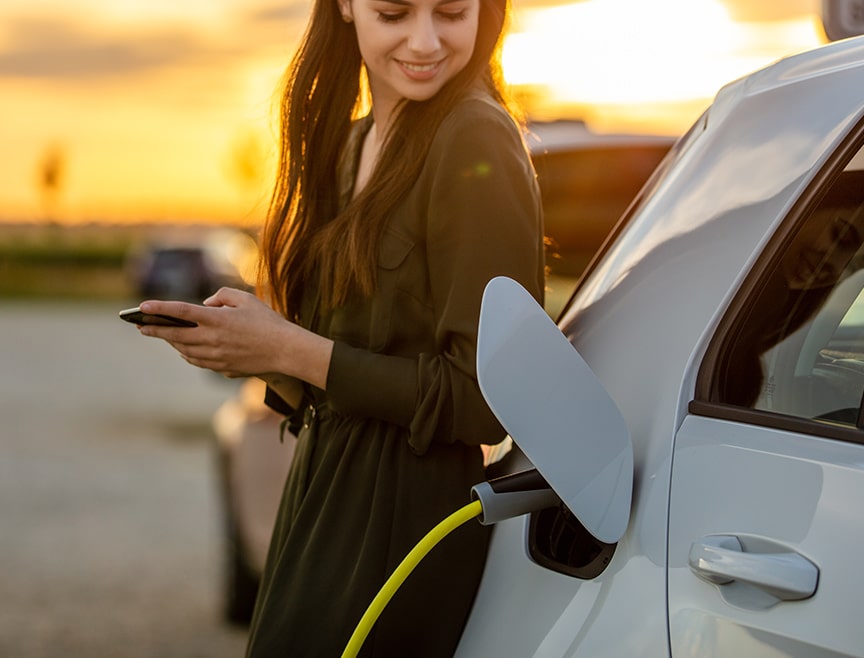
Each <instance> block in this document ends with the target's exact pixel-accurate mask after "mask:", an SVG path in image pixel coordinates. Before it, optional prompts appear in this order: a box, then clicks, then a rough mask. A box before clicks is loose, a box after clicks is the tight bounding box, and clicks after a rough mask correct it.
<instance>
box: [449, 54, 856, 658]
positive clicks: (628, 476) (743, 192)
mask: <svg viewBox="0 0 864 658" xmlns="http://www.w3.org/2000/svg"><path fill="white" fill-rule="evenodd" d="M506 281H507V280H504V281H503V282H501V281H497V280H496V281H494V282H493V283H492V284H490V287H489V289H488V290H487V295H486V297H485V298H484V309H483V313H482V315H481V335H480V345H479V348H478V373H479V377H480V382H481V388H482V389H483V391H484V394H485V395H486V396H487V399H488V400H489V402H490V406H491V407H492V408H493V410H494V411H495V412H496V413H497V414H499V418H500V419H501V421H502V424H504V426H505V428H507V430H508V432H509V434H510V436H511V437H512V443H513V444H515V445H516V446H518V447H519V448H521V451H517V450H515V449H514V450H511V452H509V453H507V454H506V455H505V456H504V457H503V459H502V460H501V461H500V462H498V463H497V464H495V466H497V467H498V468H499V471H500V472H507V471H508V470H509V471H513V470H518V469H521V468H524V467H525V466H526V464H527V462H529V461H530V462H531V463H532V464H533V465H534V466H535V467H536V468H537V470H538V471H539V472H540V474H541V475H543V476H544V478H545V480H546V482H548V484H549V485H550V486H551V488H552V489H553V490H554V492H555V494H556V495H557V496H558V498H559V499H560V500H561V501H562V502H560V503H558V504H557V505H554V506H552V507H547V508H546V509H542V510H539V511H534V512H533V513H530V514H524V515H522V516H518V517H514V518H509V519H504V520H501V521H500V522H498V523H497V524H496V525H495V527H494V532H493V538H492V544H491V547H490V551H489V556H488V561H487V564H486V570H485V573H484V576H483V581H482V584H481V587H480V590H479V592H478V595H477V598H476V601H475V604H474V607H473V611H472V614H471V616H470V619H469V621H468V624H467V626H466V628H465V631H464V633H463V636H462V640H461V643H460V645H459V649H458V651H457V656H460V657H463V658H476V657H478V656H519V657H520V658H523V657H530V656H538V657H540V656H542V657H546V656H585V657H592V658H596V657H599V656H609V657H616V658H617V657H623V656H626V657H628V658H631V657H645V658H657V657H658V656H672V657H674V658H683V657H696V656H711V657H722V656H728V657H730V658H742V657H747V658H754V657H765V658H768V657H772V658H773V657H777V656H789V657H793V656H794V657H805V656H807V657H810V656H860V657H864V623H862V615H861V608H860V607H859V606H860V605H861V595H862V593H864V569H861V568H859V564H858V562H857V559H858V557H859V555H860V554H861V550H862V547H864V505H862V501H864V405H862V393H864V38H855V39H849V40H845V41H840V42H837V43H833V44H830V45H827V46H824V47H822V48H819V49H817V50H815V51H811V52H808V53H804V54H801V55H797V56H793V57H790V58H788V59H785V60H783V61H780V62H778V63H776V64H774V65H772V66H770V67H769V68H766V69H765V70H762V71H760V72H757V73H755V74H753V75H751V76H749V77H746V78H744V79H742V80H739V81H736V82H734V83H731V84H729V85H728V86H726V87H725V88H723V89H722V90H721V91H720V92H719V94H718V95H717V97H716V99H715V101H714V102H713V104H712V105H711V107H710V108H709V109H708V110H707V111H706V112H705V114H704V115H703V116H702V117H701V118H700V119H699V120H698V121H697V122H696V124H695V125H694V126H693V128H692V129H691V130H690V131H689V132H688V134H687V135H685V136H684V137H682V138H681V140H680V141H679V142H678V143H677V144H676V145H675V146H674V147H673V149H672V151H670V153H669V155H668V156H667V158H666V159H665V160H664V162H663V163H662V164H661V165H660V167H659V168H658V170H657V171H656V172H655V174H654V175H653V176H652V178H651V180H650V181H649V182H648V184H647V185H646V187H645V188H644V189H643V190H642V192H641V193H640V196H639V198H638V199H637V202H636V203H635V204H634V205H632V206H631V207H630V209H629V211H628V213H627V216H626V217H624V218H623V219H622V221H621V222H620V224H619V227H618V229H616V231H615V232H614V233H613V235H612V236H611V237H610V239H609V241H607V243H606V245H605V246H604V248H603V250H602V251H601V253H600V254H599V255H598V257H597V258H596V259H595V260H594V262H593V263H592V265H591V266H590V267H589V269H588V271H587V272H586V274H585V276H584V277H583V278H582V279H581V281H580V283H579V285H578V287H577V288H576V291H575V294H574V296H573V297H572V298H571V300H570V302H569V303H568V305H567V306H566V308H565V309H564V311H563V313H562V314H561V316H560V318H559V320H558V322H557V327H556V325H555V323H553V322H552V321H551V320H549V319H548V317H547V318H546V322H547V323H548V325H549V326H547V327H544V326H543V324H544V323H543V320H542V317H543V313H542V311H539V310H538V309H534V310H533V311H532V310H531V308H530V304H526V303H525V302H524V300H523V298H521V297H520V296H519V294H518V290H514V289H513V286H508V285H506ZM511 283H512V282H511ZM514 285H515V284H514ZM556 335H557V337H558V338H561V340H560V341H559V340H557V339H556ZM574 348H575V349H574ZM508 362H509V364H508ZM502 452H503V451H502ZM517 457H518V458H517ZM526 458H527V461H526ZM511 461H514V462H515V464H511V463H509V462H511ZM445 541H446V539H445Z"/></svg>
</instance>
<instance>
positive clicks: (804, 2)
mask: <svg viewBox="0 0 864 658" xmlns="http://www.w3.org/2000/svg"><path fill="white" fill-rule="evenodd" d="M819 3H820V0H782V1H781V2H754V1H753V0H722V4H723V5H725V6H726V9H727V10H728V11H729V16H730V17H731V18H732V20H735V21H740V22H742V23H746V22H757V23H761V22H767V21H776V20H787V19H792V18H798V17H801V16H806V15H813V14H816V15H818V14H819V12H820V4H819Z"/></svg>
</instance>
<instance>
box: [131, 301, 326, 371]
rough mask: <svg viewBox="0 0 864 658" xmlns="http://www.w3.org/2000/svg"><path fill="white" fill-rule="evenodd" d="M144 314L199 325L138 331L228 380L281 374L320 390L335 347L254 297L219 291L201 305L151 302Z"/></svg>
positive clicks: (188, 360)
mask: <svg viewBox="0 0 864 658" xmlns="http://www.w3.org/2000/svg"><path fill="white" fill-rule="evenodd" d="M140 306H141V310H142V311H144V312H145V313H162V314H166V315H173V316H175V317H178V318H182V319H184V320H192V321H193V322H197V323H198V326H197V327H161V326H155V325H146V326H142V327H141V328H140V332H141V333H142V334H143V335H145V336H153V337H155V338H161V339H163V340H165V341H166V342H168V343H169V344H170V345H171V346H172V347H173V348H174V349H176V350H177V351H178V352H179V353H180V355H181V356H182V357H183V358H184V359H185V360H186V361H187V362H189V363H190V364H192V365H194V366H197V367H199V368H206V369H208V370H213V371H214V372H218V373H220V374H222V375H225V376H226V377H249V376H262V375H263V376H268V377H269V376H272V373H281V374H284V375H288V376H291V377H296V378H298V379H301V380H303V381H307V382H309V383H310V384H312V385H314V386H317V387H319V388H324V387H325V386H326V383H327V371H328V369H329V366H330V355H331V353H332V351H333V342H332V341H330V340H328V339H326V338H323V337H321V336H318V335H317V334H314V333H312V332H311V331H308V330H306V329H303V328H302V327H300V326H298V325H296V324H294V323H292V322H289V321H288V320H286V319H285V318H283V317H282V316H281V315H279V314H278V313H276V312H275V311H274V310H273V309H271V308H270V307H269V306H267V305H266V304H265V303H264V302H262V301H261V300H260V299H258V298H257V297H256V296H255V295H253V294H251V293H248V292H244V291H242V290H236V289H233V288H221V289H220V290H219V291H218V292H216V294H214V295H212V296H210V297H208V298H207V299H206V300H204V304H203V305H198V304H189V303H187V302H175V301H157V300H149V301H146V302H142V303H141V305H140Z"/></svg>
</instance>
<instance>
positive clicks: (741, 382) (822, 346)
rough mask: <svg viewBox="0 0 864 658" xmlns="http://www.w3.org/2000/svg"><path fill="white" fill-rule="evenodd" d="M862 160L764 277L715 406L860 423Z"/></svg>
mask: <svg viewBox="0 0 864 658" xmlns="http://www.w3.org/2000/svg"><path fill="white" fill-rule="evenodd" d="M861 155H862V154H861V153H859V154H858V156H857V157H856V158H855V159H853V161H852V162H851V163H850V165H848V166H847V167H846V169H845V170H844V171H843V172H842V173H841V175H840V176H839V177H838V178H837V179H836V180H835V181H833V182H832V183H831V184H830V185H828V186H827V189H826V191H825V193H824V196H822V198H821V199H819V201H818V202H817V203H816V205H815V207H814V208H813V210H812V211H811V212H809V213H808V215H807V216H806V217H805V218H804V219H803V221H801V222H800V223H799V225H798V227H797V229H796V231H795V232H794V234H793V235H791V236H790V237H789V239H788V241H787V243H786V244H785V246H784V247H783V249H782V250H781V253H780V254H779V256H778V257H777V258H776V259H775V261H774V263H773V264H772V265H771V266H770V267H769V268H768V270H767V271H766V274H765V276H763V277H762V281H761V283H760V285H759V288H758V289H757V291H756V293H755V295H754V296H753V297H752V302H751V303H750V304H749V306H748V308H746V309H745V311H744V313H743V314H742V315H741V316H740V317H739V319H738V321H737V322H736V325H735V326H734V327H733V329H732V331H731V334H730V336H731V342H727V347H726V349H725V350H724V353H723V354H722V356H721V358H720V361H719V366H720V367H719V371H718V372H719V376H718V377H717V378H716V379H715V386H714V389H713V392H712V395H711V398H712V399H713V401H715V402H722V403H726V404H733V405H736V406H740V407H747V408H752V409H758V410H764V411H771V412H775V413H780V414H784V415H789V416H795V417H798V418H808V419H816V420H821V421H824V422H829V423H840V424H843V425H847V424H848V425H852V426H854V425H855V424H856V420H857V417H858V408H859V406H860V403H861V398H862V393H864V294H862V291H864V170H862V169H864V168H862V166H861V164H860V162H859V161H860V160H861Z"/></svg>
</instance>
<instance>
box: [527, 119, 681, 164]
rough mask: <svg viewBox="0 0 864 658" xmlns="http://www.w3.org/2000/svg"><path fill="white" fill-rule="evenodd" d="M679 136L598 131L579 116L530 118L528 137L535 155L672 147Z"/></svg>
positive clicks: (530, 147) (529, 145) (529, 146)
mask: <svg viewBox="0 0 864 658" xmlns="http://www.w3.org/2000/svg"><path fill="white" fill-rule="evenodd" d="M675 139H676V137H674V136H670V135H652V134H638V133H633V134H630V133H596V132H594V131H592V130H591V129H590V128H589V127H588V126H587V124H586V123H585V122H584V121H581V120H579V119H572V120H571V119H560V120H555V121H530V122H529V123H528V126H527V130H526V138H525V141H526V143H527V144H528V148H529V149H530V151H531V153H532V155H535V156H537V155H541V154H546V153H557V152H561V151H574V150H590V149H623V148H633V147H654V146H656V147H659V148H664V149H666V148H669V146H671V145H672V143H673V142H674V141H675Z"/></svg>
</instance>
